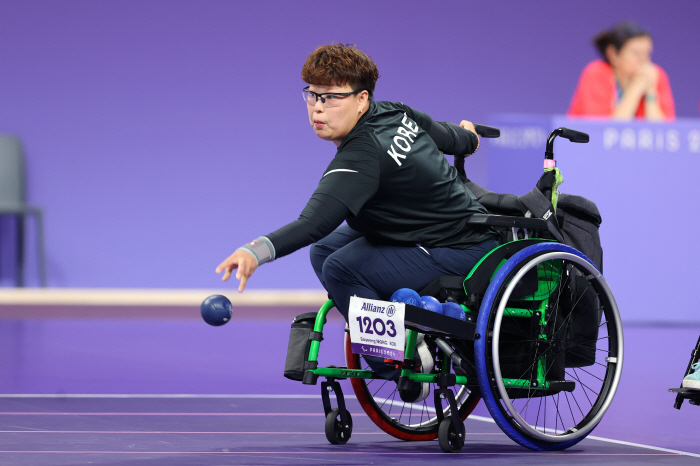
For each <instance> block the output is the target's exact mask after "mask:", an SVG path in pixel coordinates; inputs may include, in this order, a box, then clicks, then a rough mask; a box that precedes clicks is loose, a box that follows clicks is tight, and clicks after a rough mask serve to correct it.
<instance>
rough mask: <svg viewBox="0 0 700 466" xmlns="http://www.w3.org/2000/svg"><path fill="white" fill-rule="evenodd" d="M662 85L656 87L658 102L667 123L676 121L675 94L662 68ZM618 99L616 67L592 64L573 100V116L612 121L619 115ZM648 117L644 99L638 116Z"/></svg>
mask: <svg viewBox="0 0 700 466" xmlns="http://www.w3.org/2000/svg"><path fill="white" fill-rule="evenodd" d="M654 66H656V68H657V69H658V70H659V81H658V83H657V84H656V94H657V99H659V105H660V106H661V110H662V111H663V112H664V117H665V118H666V119H669V120H672V119H674V118H676V108H675V104H674V103H673V95H672V94H671V84H670V83H669V82H668V75H667V74H666V72H665V71H664V70H663V69H662V68H661V67H660V66H658V65H654ZM617 99H618V88H617V83H616V81H615V75H614V74H613V70H612V67H611V66H610V65H609V64H608V63H606V62H604V61H603V60H595V61H592V62H590V63H589V64H588V65H586V67H585V68H584V69H583V72H582V73H581V77H580V78H579V80H578V85H577V86H576V91H575V92H574V96H573V98H572V99H571V105H569V111H568V112H566V113H567V115H569V116H602V117H610V116H612V114H613V112H614V111H615V105H616V104H617ZM635 116H637V117H644V99H643V98H642V99H640V100H639V107H637V112H636V114H635Z"/></svg>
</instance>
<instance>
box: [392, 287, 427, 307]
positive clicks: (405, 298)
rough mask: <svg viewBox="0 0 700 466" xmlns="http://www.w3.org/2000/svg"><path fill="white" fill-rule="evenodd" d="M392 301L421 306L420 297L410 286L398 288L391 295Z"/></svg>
mask: <svg viewBox="0 0 700 466" xmlns="http://www.w3.org/2000/svg"><path fill="white" fill-rule="evenodd" d="M390 301H391V302H392V303H406V304H410V305H411V306H417V307H421V306H422V304H421V298H420V295H419V294H418V293H416V292H415V291H414V290H412V289H410V288H400V289H398V290H396V291H394V294H392V295H391V299H390Z"/></svg>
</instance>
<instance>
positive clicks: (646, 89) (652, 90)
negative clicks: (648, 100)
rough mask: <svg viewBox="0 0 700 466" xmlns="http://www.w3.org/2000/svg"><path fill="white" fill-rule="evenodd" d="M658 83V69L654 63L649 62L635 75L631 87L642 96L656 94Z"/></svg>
mask: <svg viewBox="0 0 700 466" xmlns="http://www.w3.org/2000/svg"><path fill="white" fill-rule="evenodd" d="M658 82H659V69H658V67H657V66H656V65H654V64H653V63H652V62H647V63H645V64H644V65H642V66H641V67H640V68H639V71H637V72H636V73H635V75H634V77H633V78H632V82H631V83H630V86H631V87H633V88H636V89H637V90H638V91H639V92H640V93H641V94H656V85H657V83H658Z"/></svg>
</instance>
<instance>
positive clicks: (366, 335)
mask: <svg viewBox="0 0 700 466" xmlns="http://www.w3.org/2000/svg"><path fill="white" fill-rule="evenodd" d="M405 312H406V305H405V304H404V303H390V302H387V301H378V300H374V299H364V298H358V297H357V296H353V297H351V298H350V310H349V313H348V321H349V322H348V325H349V327H350V342H351V343H352V352H353V353H356V354H367V355H370V356H379V357H382V358H386V359H396V360H399V361H400V360H403V356H404V349H405V347H406V330H405V326H404V315H405Z"/></svg>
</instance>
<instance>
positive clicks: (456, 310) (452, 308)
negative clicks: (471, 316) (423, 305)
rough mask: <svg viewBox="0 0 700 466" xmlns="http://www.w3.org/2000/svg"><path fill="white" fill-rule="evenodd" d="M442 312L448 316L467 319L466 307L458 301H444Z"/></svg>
mask: <svg viewBox="0 0 700 466" xmlns="http://www.w3.org/2000/svg"><path fill="white" fill-rule="evenodd" d="M442 313H443V314H445V315H446V316H447V317H453V318H455V319H459V320H467V316H465V315H464V309H462V306H460V305H459V304H457V303H443V305H442Z"/></svg>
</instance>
